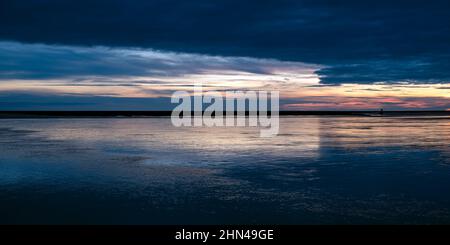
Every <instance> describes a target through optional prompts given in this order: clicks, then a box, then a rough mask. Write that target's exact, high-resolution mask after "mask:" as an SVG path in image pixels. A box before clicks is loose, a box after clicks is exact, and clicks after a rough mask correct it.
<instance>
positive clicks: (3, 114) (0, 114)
mask: <svg viewBox="0 0 450 245" xmlns="http://www.w3.org/2000/svg"><path fill="white" fill-rule="evenodd" d="M171 113H172V111H0V118H102V117H127V118H134V117H167V116H170V115H171ZM236 114H237V113H236V112H235V115H236ZM245 114H246V115H248V112H246V113H245ZM268 114H269V115H270V112H269V113H268ZM240 115H243V114H241V113H240ZM279 115H280V116H309V115H312V116H313V115H317V116H368V117H370V116H383V117H390V116H450V111H384V112H383V113H380V111H280V112H279Z"/></svg>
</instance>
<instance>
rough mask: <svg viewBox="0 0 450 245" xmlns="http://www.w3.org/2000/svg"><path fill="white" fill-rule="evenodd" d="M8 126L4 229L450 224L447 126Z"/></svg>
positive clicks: (3, 136) (157, 121) (1, 202)
mask: <svg viewBox="0 0 450 245" xmlns="http://www.w3.org/2000/svg"><path fill="white" fill-rule="evenodd" d="M280 124H281V125H280V134H279V136H277V137H275V138H260V137H259V129H258V128H175V127H173V126H172V125H171V123H170V118H141V119H106V118H105V119H2V120H1V121H0V223H2V224H16V223H19V224H224V223H227V224H258V223H264V224H268V223H270V224H272V223H273V224H403V223H412V224H417V223H418V224H429V223H446V224H450V146H449V142H450V119H448V118H447V119H445V118H444V119H443V118H430V117H427V118H426V117H424V118H420V117H419V118H376V117H373V118H369V117H327V116H318V117H315V116H314V117H313V116H311V117H308V116H302V117H282V118H281V119H280Z"/></svg>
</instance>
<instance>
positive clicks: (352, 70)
mask: <svg viewBox="0 0 450 245" xmlns="http://www.w3.org/2000/svg"><path fill="white" fill-rule="evenodd" d="M196 83H202V84H203V86H204V89H205V90H206V91H208V90H215V91H220V92H224V91H228V90H243V91H247V90H277V91H280V96H281V98H280V107H281V109H282V110H378V109H379V108H384V109H385V110H450V1H448V0H443V1H439V0H429V1H415V0H409V1H405V0H397V1H392V0H390V1H385V0H378V1H372V0H367V1H356V0H348V1H332V0H328V1H325V0H314V1H312V0H295V1H287V0H277V1H275V0H273V1H264V0H259V1H256V0H253V1H252V0H249V1H245V0H240V1H235V0H196V1H182V0H178V1H177V0H165V1H162V0H150V1H144V0H142V1H140V0H128V1H118V0H108V1H107V0H91V1H83V0H81V1H80V0H78V1H69V0H27V1H25V0H0V110H170V109H172V108H173V106H175V105H174V104H171V103H170V96H171V95H172V93H173V92H174V91H179V90H183V91H192V88H193V86H194V84H196Z"/></svg>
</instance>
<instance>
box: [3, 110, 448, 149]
mask: <svg viewBox="0 0 450 245" xmlns="http://www.w3.org/2000/svg"><path fill="white" fill-rule="evenodd" d="M30 120H31V122H32V123H30ZM11 122H14V123H13V125H14V127H17V128H20V129H28V130H35V131H37V133H36V134H38V135H40V136H43V137H46V138H49V139H50V140H52V139H53V140H67V141H78V142H82V143H83V144H87V145H91V146H95V145H102V144H105V142H110V143H111V142H112V143H116V144H122V145H126V146H129V147H136V148H139V149H144V150H145V149H151V150H155V151H156V150H157V149H172V150H186V151H193V152H197V153H199V154H234V155H245V154H258V153H261V154H270V155H272V156H289V155H291V156H299V157H302V156H305V157H317V156H319V154H320V148H321V147H340V148H345V149H349V150H351V149H355V150H356V149H357V150H363V148H368V147H411V148H423V147H426V148H432V149H436V150H440V151H443V152H445V153H446V154H448V153H449V152H450V148H449V144H448V142H450V119H449V118H430V117H423V118H420V117H418V118H407V117H336V116H321V117H317V116H303V117H293V116H291V117H288V116H287V117H280V132H279V135H278V136H276V137H272V138H261V137H259V131H260V128H259V127H174V126H172V125H171V122H170V118H132V119H128V118H118V119H57V120H51V121H50V120H40V119H37V120H36V119H26V120H12V121H11ZM21 122H22V123H21ZM4 125H8V123H4Z"/></svg>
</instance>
